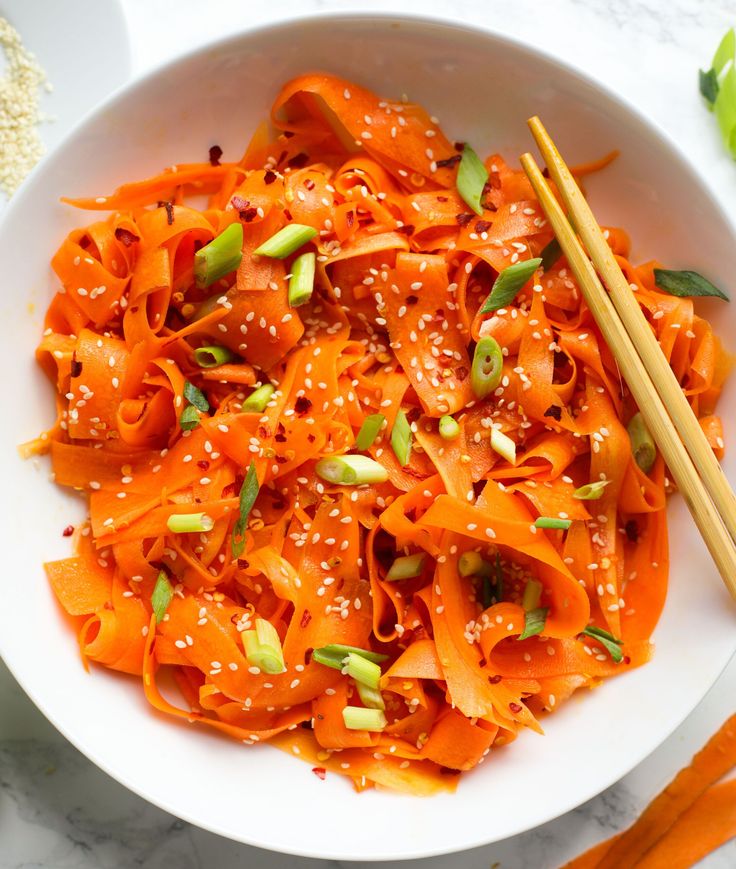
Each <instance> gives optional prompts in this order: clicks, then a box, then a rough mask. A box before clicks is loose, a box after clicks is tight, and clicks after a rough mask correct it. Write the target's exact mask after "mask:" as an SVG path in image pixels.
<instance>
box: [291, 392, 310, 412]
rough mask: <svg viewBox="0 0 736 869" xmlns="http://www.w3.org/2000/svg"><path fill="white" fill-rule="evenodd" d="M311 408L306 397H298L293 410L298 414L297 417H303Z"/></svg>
mask: <svg viewBox="0 0 736 869" xmlns="http://www.w3.org/2000/svg"><path fill="white" fill-rule="evenodd" d="M311 407H312V402H311V401H310V400H309V399H308V398H307V396H306V395H300V396H299V397H298V398H297V400H296V401H295V402H294V410H295V411H296V412H297V413H298V414H299V416H304V414H305V413H307V411H309V410H310V409H311Z"/></svg>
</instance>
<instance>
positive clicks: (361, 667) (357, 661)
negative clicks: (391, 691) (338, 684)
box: [345, 652, 381, 689]
mask: <svg viewBox="0 0 736 869" xmlns="http://www.w3.org/2000/svg"><path fill="white" fill-rule="evenodd" d="M345 672H346V673H347V674H348V676H352V677H353V679H355V681H356V682H362V683H363V685H367V686H368V687H369V688H374V689H377V688H378V683H379V682H380V680H381V668H380V667H379V666H378V664H376V663H375V661H369V660H368V659H367V658H364V657H363V656H362V655H359V654H357V653H356V652H350V653H349V654H348V658H347V661H346V663H345Z"/></svg>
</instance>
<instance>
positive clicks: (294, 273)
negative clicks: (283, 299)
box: [289, 251, 317, 308]
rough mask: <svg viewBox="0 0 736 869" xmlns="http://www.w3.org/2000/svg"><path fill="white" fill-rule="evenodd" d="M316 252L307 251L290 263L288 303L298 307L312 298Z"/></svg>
mask: <svg viewBox="0 0 736 869" xmlns="http://www.w3.org/2000/svg"><path fill="white" fill-rule="evenodd" d="M316 265H317V254H315V253H313V252H312V251H309V252H308V253H303V254H302V255H301V256H298V257H297V258H296V259H295V260H294V262H293V263H292V264H291V277H290V278H289V305H290V306H291V307H292V308H298V307H299V305H303V304H305V303H306V302H308V301H309V300H310V299H311V298H312V293H313V292H314V270H315V267H316Z"/></svg>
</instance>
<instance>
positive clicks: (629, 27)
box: [0, 0, 736, 869]
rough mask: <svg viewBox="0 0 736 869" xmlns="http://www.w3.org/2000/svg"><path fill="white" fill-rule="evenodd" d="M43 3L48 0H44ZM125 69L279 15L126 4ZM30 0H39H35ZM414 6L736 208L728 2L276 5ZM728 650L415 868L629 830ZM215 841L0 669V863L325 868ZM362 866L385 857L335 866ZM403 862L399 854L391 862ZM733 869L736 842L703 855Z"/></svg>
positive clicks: (549, 861) (679, 755) (317, 5)
mask: <svg viewBox="0 0 736 869" xmlns="http://www.w3.org/2000/svg"><path fill="white" fill-rule="evenodd" d="M44 2H47V0H44ZM122 2H123V6H124V9H125V13H126V16H127V19H128V24H129V30H130V39H131V52H132V61H133V70H134V74H139V73H141V72H144V71H145V70H147V69H149V68H151V67H153V66H155V65H156V64H158V63H160V62H161V61H162V60H164V59H166V58H168V57H169V56H171V55H173V54H175V53H178V52H180V51H182V50H185V49H187V48H189V47H191V46H194V45H197V44H199V43H201V42H204V41H206V40H208V39H210V38H212V37H214V36H218V35H221V34H223V33H225V32H227V31H229V30H233V29H239V28H242V27H244V26H247V25H249V24H258V23H262V22H265V21H267V20H271V19H273V18H274V15H273V10H272V9H271V8H269V4H253V3H247V2H244V0H218V2H217V3H210V4H206V5H205V4H201V3H195V2H194V0H122ZM39 4H40V0H39ZM366 8H370V9H371V10H372V11H374V12H379V11H398V10H407V11H412V10H416V11H424V12H434V13H436V14H439V15H442V16H450V15H452V16H453V17H456V18H457V19H459V20H467V21H474V22H478V23H481V24H485V25H487V26H490V27H493V28H495V29H497V30H500V31H502V32H507V33H510V34H512V35H515V36H517V37H520V38H523V39H524V40H526V41H527V42H529V43H531V44H533V45H538V46H540V47H541V48H544V49H545V50H547V51H549V52H552V53H555V54H559V55H560V56H562V57H564V58H566V59H567V60H568V61H569V62H572V63H573V64H575V65H576V66H578V67H579V68H580V69H582V70H584V71H585V72H586V73H588V74H589V75H591V76H593V77H594V78H596V79H599V80H601V81H604V82H606V83H607V84H608V85H609V86H610V87H612V88H614V89H615V90H617V91H618V92H619V93H621V94H622V95H623V96H624V97H626V98H627V99H628V100H630V101H631V102H632V103H634V104H635V105H637V106H638V107H639V108H640V109H641V110H643V111H644V112H646V113H647V114H648V115H649V116H650V117H652V118H653V119H654V120H655V121H656V122H658V123H659V124H660V125H661V126H662V127H664V128H665V129H667V131H668V132H669V133H670V134H671V135H672V136H674V138H675V139H676V140H677V141H678V142H679V144H680V146H681V147H682V148H683V150H684V151H685V152H686V153H688V154H689V156H690V157H691V158H692V159H693V160H695V162H697V163H698V164H699V165H701V166H706V167H708V168H707V180H708V182H709V184H710V185H711V187H712V189H713V190H714V191H716V193H717V195H718V196H719V197H720V198H721V200H722V202H723V203H724V205H725V207H726V208H727V209H728V210H730V211H733V210H734V208H736V166H735V165H734V163H733V161H732V160H731V159H730V158H729V157H728V156H727V155H726V154H725V153H724V152H723V150H722V149H721V146H720V142H719V141H718V137H717V134H716V132H715V130H714V125H713V122H712V119H711V118H710V117H709V116H708V115H707V113H706V112H705V111H704V109H703V107H702V105H701V102H700V99H699V97H698V94H697V87H696V72H697V69H698V67H699V66H702V65H704V64H705V63H707V61H708V59H709V57H710V55H711V53H712V51H713V49H714V47H715V45H716V44H717V42H718V40H719V39H720V36H721V35H722V34H723V32H724V31H725V30H726V28H727V27H728V26H730V25H732V24H734V23H736V0H617V2H615V3H614V2H612V0H554V2H548V0H515V2H514V3H508V2H503V3H501V2H500V0H454V2H453V3H452V4H451V5H450V4H449V3H445V2H443V0H423V2H422V3H421V4H419V3H416V2H412V0H403V2H401V0H398V2H385V0H371V2H370V3H366V2H362V3H359V2H352V0H342V2H340V0H301V2H299V0H281V2H280V3H279V4H278V16H279V17H288V16H289V15H293V14H296V13H304V12H309V11H324V10H328V9H340V10H346V9H366ZM734 697H736V660H735V661H732V663H731V665H730V667H729V668H728V669H727V670H726V672H725V673H724V674H723V675H722V676H721V678H720V680H719V681H718V683H717V684H716V685H715V687H714V688H713V689H712V690H711V691H710V692H709V694H708V696H707V697H706V699H705V700H704V701H703V702H702V703H701V704H700V706H699V707H698V709H697V710H696V711H695V712H694V713H693V714H692V715H691V716H690V717H689V718H688V720H687V721H686V722H685V723H684V724H683V725H682V726H681V727H680V728H679V729H678V730H677V731H676V732H675V733H674V734H673V735H672V736H671V737H670V738H669V739H668V740H667V741H666V742H665V743H664V744H663V745H662V746H661V747H660V748H659V749H658V750H657V751H656V752H655V753H654V754H653V755H652V756H651V757H649V758H648V759H647V760H646V761H644V762H643V763H642V764H641V765H640V766H639V767H638V768H637V769H635V770H634V771H633V772H632V773H630V774H629V775H628V776H626V777H625V778H624V779H623V780H622V781H620V782H619V783H618V784H616V785H615V786H613V787H612V788H610V789H609V790H607V791H605V792H604V793H603V794H601V795H600V796H598V797H597V798H595V799H593V800H591V801H590V802H588V803H586V804H585V805H583V806H581V807H580V808H579V809H577V810H576V811H574V812H571V813H570V814H568V815H565V816H563V817H562V818H559V819H557V820H556V821H553V822H551V823H549V824H546V825H544V826H542V827H539V828H538V829H536V830H533V831H530V832H528V833H525V834H523V835H521V836H516V837H514V838H512V839H509V840H506V841H504V842H501V843H498V844H496V845H492V846H488V847H485V848H482V849H477V850H474V851H468V852H464V853H462V854H458V855H454V856H452V857H438V858H435V859H430V860H423V861H411V862H410V863H408V864H401V865H403V866H407V867H408V866H411V867H414V866H416V867H417V869H440V867H442V869H444V867H453V869H489V867H493V866H499V869H527V867H529V869H553V867H557V866H560V865H561V864H563V863H564V862H565V861H566V860H567V859H569V858H570V857H572V856H573V855H575V854H577V853H578V852H579V851H581V850H582V849H584V848H585V847H587V846H588V845H590V844H592V843H594V842H596V841H598V840H600V839H601V838H603V837H605V836H606V835H608V834H610V833H611V832H613V831H616V830H619V829H621V828H622V827H624V826H625V825H627V824H628V823H629V822H630V821H631V820H632V819H633V818H634V817H635V816H636V815H637V814H638V812H639V811H640V810H641V808H642V807H643V806H644V805H646V803H647V802H648V801H649V800H650V799H651V797H652V796H653V795H654V794H655V793H657V792H658V791H659V790H660V789H661V788H662V787H663V785H664V784H665V783H666V782H667V781H668V780H669V779H670V778H671V777H672V775H673V774H674V773H675V771H676V770H678V769H679V768H680V767H681V766H682V765H683V764H685V763H687V761H688V760H689V758H690V757H691V755H692V753H693V751H695V750H696V749H697V748H698V747H699V746H700V745H702V743H703V742H704V741H705V740H706V738H707V737H708V736H709V735H710V734H711V733H712V732H713V731H714V730H715V729H716V728H717V727H718V726H719V725H720V723H721V722H722V721H723V720H724V719H725V718H726V717H727V716H728V715H729V714H731V713H732V712H733V711H734V699H733V698H734ZM335 865H339V864H335V863H334V861H324V860H308V859H299V858H294V857H284V856H282V855H278V854H272V853H269V852H265V851H261V850H258V849H255V848H250V847H248V846H245V845H239V844H236V843H234V842H230V841H228V840H226V839H222V838H220V837H218V836H215V835H213V834H210V833H207V832H204V831H202V830H199V829H197V828H195V827H192V826H190V825H188V824H185V823H183V822H181V821H179V820H177V819H176V818H174V817H172V816H171V815H168V814H166V813H165V812H162V811H160V810H159V809H157V808H155V807H153V806H151V805H149V804H148V803H146V802H144V801H143V800H141V799H140V798H139V797H137V796H135V795H133V794H132V793H130V792H129V791H127V790H126V789H125V788H123V787H122V786H121V785H119V784H117V783H116V782H114V781H113V780H112V779H110V778H109V777H108V776H107V775H105V773H103V772H101V771H99V770H98V769H97V768H96V767H94V766H93V765H92V764H91V763H90V762H89V761H88V760H87V759H86V758H84V757H83V756H82V755H81V754H80V753H79V752H78V751H77V750H76V749H75V748H73V747H72V746H71V745H70V744H69V743H68V742H67V741H66V740H65V739H64V738H63V737H62V736H61V735H60V734H59V733H57V732H56V731H55V730H54V728H53V727H52V726H51V725H50V724H49V723H48V722H47V721H46V720H45V719H44V718H43V716H42V715H41V714H40V713H39V712H38V711H37V710H36V709H35V707H34V706H33V705H32V704H31V702H30V701H29V700H28V699H27V698H26V696H25V695H24V694H23V692H22V691H21V689H20V688H19V687H18V685H17V684H16V683H15V681H14V680H13V678H12V676H11V675H10V674H9V673H8V671H7V670H6V669H5V668H4V666H3V665H2V664H0V869H20V867H39V869H128V867H131V869H132V867H137V866H145V867H151V869H168V867H172V869H173V867H176V869H209V867H214V866H217V867H218V869H234V867H241V866H248V867H257V869H270V867H284V866H289V867H295V869H307V867H309V869H328V867H334V866H335ZM345 865H359V866H364V867H366V869H368V867H370V866H371V865H372V866H375V867H378V866H380V865H383V866H387V867H390V866H392V865H394V864H367V863H366V864H345ZM395 865H396V866H398V865H399V864H395ZM702 865H703V866H704V867H708V869H727V867H733V866H734V865H736V841H733V842H731V843H730V844H729V845H726V846H724V848H722V849H721V850H720V851H718V852H716V853H715V854H713V855H711V856H710V857H709V858H708V859H707V860H706V861H704V863H703V864H702Z"/></svg>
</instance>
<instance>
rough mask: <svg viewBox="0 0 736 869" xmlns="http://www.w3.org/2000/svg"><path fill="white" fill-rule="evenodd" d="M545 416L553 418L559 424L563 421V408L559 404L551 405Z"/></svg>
mask: <svg viewBox="0 0 736 869" xmlns="http://www.w3.org/2000/svg"><path fill="white" fill-rule="evenodd" d="M543 416H551V417H552V419H555V420H557V422H559V421H560V420H561V419H562V408H561V407H560V406H559V404H551V405H550V406H549V407H548V408H547V410H545V412H544V414H543Z"/></svg>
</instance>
